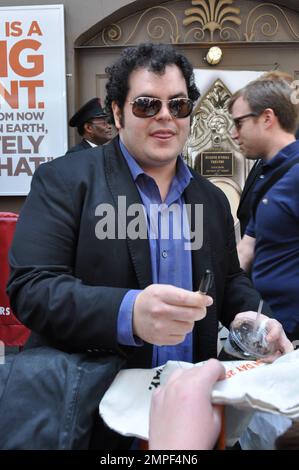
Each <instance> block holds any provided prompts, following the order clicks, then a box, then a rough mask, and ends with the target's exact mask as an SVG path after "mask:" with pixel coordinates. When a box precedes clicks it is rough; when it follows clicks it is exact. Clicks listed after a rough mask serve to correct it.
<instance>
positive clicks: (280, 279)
mask: <svg viewBox="0 0 299 470" xmlns="http://www.w3.org/2000/svg"><path fill="white" fill-rule="evenodd" d="M290 82H291V80H287V79H286V78H285V77H284V76H280V75H278V76H275V75H274V73H272V74H270V75H269V76H268V77H267V76H266V77H265V78H262V79H258V80H256V81H254V82H251V83H249V84H248V85H247V86H246V87H245V88H243V89H241V90H239V91H238V92H237V93H235V95H234V96H233V97H232V99H231V102H230V106H229V108H230V111H231V114H232V117H233V120H234V123H235V127H234V129H233V131H232V137H233V138H234V139H235V140H236V141H237V143H238V144H239V146H240V150H241V151H242V153H243V154H244V156H245V157H246V158H251V159H255V158H256V156H257V155H259V156H260V158H261V160H262V171H261V175H260V177H259V178H258V180H257V181H256V183H255V186H254V190H253V206H252V207H253V211H252V214H251V219H250V222H249V224H248V226H247V228H246V231H245V235H244V237H243V238H242V240H241V242H240V243H239V245H238V252H239V258H240V264H241V266H242V267H243V269H245V270H246V271H249V270H250V269H251V267H252V279H253V284H254V285H255V287H256V288H257V289H258V291H259V292H260V293H261V295H262V297H263V298H264V299H265V300H266V301H267V302H268V304H269V305H270V306H271V309H272V311H273V314H274V317H275V318H276V319H278V320H279V321H280V322H281V323H282V325H283V326H284V329H285V331H286V333H287V335H288V337H289V339H291V340H292V341H293V340H296V339H299V314H298V305H299V291H298V286H299V204H298V201H299V160H298V157H299V142H298V140H296V137H295V132H296V128H297V125H298V105H297V104H296V103H295V102H294V99H293V95H294V89H293V88H292V87H291V86H290ZM274 175H276V177H275V179H274ZM263 188H265V190H264V191H263Z"/></svg>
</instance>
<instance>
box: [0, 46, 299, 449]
mask: <svg viewBox="0 0 299 470" xmlns="http://www.w3.org/2000/svg"><path fill="white" fill-rule="evenodd" d="M106 73H107V76H108V81H107V87H106V88H107V98H106V109H107V111H108V112H109V110H111V111H112V114H113V117H114V121H115V125H116V128H117V130H118V132H119V135H118V136H117V137H116V138H114V139H113V140H112V141H111V142H110V143H109V144H107V145H105V146H102V147H100V148H95V149H91V150H87V151H86V152H81V154H77V156H76V157H77V158H74V162H73V165H72V171H71V172H70V171H68V170H69V167H68V164H67V161H66V160H67V157H66V158H60V159H55V160H54V161H53V162H51V163H50V164H44V165H41V166H40V167H39V169H38V170H37V172H36V173H35V175H34V178H33V182H32V189H31V192H30V195H29V196H28V198H27V201H26V203H25V205H24V208H23V210H22V214H21V216H20V219H19V224H18V227H17V229H16V235H15V239H14V243H13V247H12V251H11V255H10V262H11V268H12V272H11V277H10V281H9V285H8V292H9V294H10V299H11V304H12V307H13V309H14V312H15V313H16V315H17V316H18V317H19V318H20V319H21V320H22V321H23V322H24V323H26V324H28V325H29V326H30V329H31V330H33V331H34V334H33V335H32V339H31V344H32V342H33V340H34V341H35V342H38V344H40V343H42V344H45V343H47V344H50V345H52V346H54V347H57V348H61V349H64V350H67V351H70V352H74V351H90V352H91V353H98V354H105V353H111V352H112V353H114V354H120V355H122V356H123V357H125V358H126V364H125V367H141V368H147V367H152V366H157V365H161V364H164V363H165V362H166V361H167V360H169V359H172V360H185V361H190V362H193V361H194V362H198V361H200V360H205V359H208V358H210V357H215V356H216V355H217V333H218V320H220V321H221V322H222V323H223V324H225V325H227V326H228V325H229V324H230V322H231V321H232V319H233V318H234V316H235V315H236V314H237V313H238V312H243V311H246V310H256V309H257V307H258V304H259V301H260V297H259V295H258V293H257V292H256V291H255V290H254V289H253V288H252V286H251V283H250V281H249V280H248V278H247V277H246V275H245V274H244V273H243V272H242V271H241V269H240V267H239V262H238V257H237V252H236V247H235V239H234V227H233V221H232V217H231V214H230V209H229V204H228V201H227V200H226V198H225V196H224V194H223V193H222V192H221V191H220V190H219V189H218V188H217V187H216V186H214V185H212V184H211V183H210V182H209V181H208V180H206V179H204V178H202V177H201V176H200V175H199V174H197V173H196V172H194V171H193V170H191V169H190V168H188V167H187V166H186V165H185V163H184V161H183V159H182V157H181V152H182V149H183V146H184V144H185V142H186V139H187V137H188V134H189V131H190V115H191V111H192V107H193V103H194V102H195V101H196V100H197V98H198V97H199V92H198V90H197V88H196V86H195V83H194V75H193V69H192V66H191V64H190V62H189V61H188V60H187V59H186V57H184V56H183V55H182V54H181V53H179V52H178V51H176V50H175V49H174V48H173V47H171V46H168V45H163V44H156V45H154V44H141V45H139V46H137V47H131V48H128V49H125V50H124V51H123V52H122V54H121V55H120V57H119V59H118V60H117V61H116V63H115V64H113V65H112V66H111V67H108V68H107V69H106ZM99 157H100V158H99ZM32 214H34V217H33V218H32ZM182 228H183V230H182ZM207 270H210V271H212V272H213V274H214V284H213V286H212V287H211V289H210V291H209V292H208V295H206V293H207V287H206V286H203V285H201V289H200V292H198V290H199V284H200V281H201V279H202V277H203V275H204V274H205V272H206V271H207ZM207 308H208V310H207ZM265 309H266V310H265V311H267V307H265ZM269 325H270V327H271V332H270V338H269V339H270V340H272V341H276V340H277V352H278V354H280V353H283V352H286V351H287V350H290V349H291V348H292V347H291V345H290V343H289V342H288V341H287V340H286V337H285V335H284V333H283V330H282V328H281V326H280V325H279V323H278V322H276V321H275V320H274V321H273V320H269ZM98 430H99V429H98ZM99 432H100V431H99ZM101 432H103V430H101ZM98 439H99V441H98V443H97V445H99V446H100V445H101V436H100V435H99V436H98Z"/></svg>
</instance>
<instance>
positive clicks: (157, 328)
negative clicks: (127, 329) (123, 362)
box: [133, 284, 213, 346]
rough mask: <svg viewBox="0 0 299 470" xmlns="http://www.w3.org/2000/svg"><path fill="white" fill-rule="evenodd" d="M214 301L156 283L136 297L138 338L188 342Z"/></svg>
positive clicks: (153, 342) (156, 342)
mask: <svg viewBox="0 0 299 470" xmlns="http://www.w3.org/2000/svg"><path fill="white" fill-rule="evenodd" d="M212 303H213V299H212V298H211V297H209V296H207V295H202V294H199V293H198V292H190V291H188V290H185V289H181V288H179V287H174V286H170V285H164V284H152V285H150V286H148V287H147V288H146V289H144V290H143V291H142V292H141V293H140V294H138V296H137V297H136V300H135V304H134V310H133V332H134V335H136V336H138V337H139V338H140V339H142V340H144V341H146V342H147V343H151V344H155V345H157V346H162V345H175V344H179V343H181V342H183V341H184V339H185V336H186V334H187V333H189V332H190V331H192V330H193V327H194V322H195V321H197V320H202V319H203V318H204V317H205V316H206V313H207V309H206V307H208V306H210V305H212Z"/></svg>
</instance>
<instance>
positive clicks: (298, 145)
mask: <svg viewBox="0 0 299 470" xmlns="http://www.w3.org/2000/svg"><path fill="white" fill-rule="evenodd" d="M298 154H299V141H298V140H295V141H294V142H292V143H291V144H289V145H287V146H286V147H284V148H283V149H281V150H280V151H279V152H278V153H277V154H276V155H275V157H273V158H271V160H269V161H263V167H265V168H276V167H278V166H279V165H281V164H282V163H283V162H285V161H286V160H289V159H292V158H294V157H297V156H298Z"/></svg>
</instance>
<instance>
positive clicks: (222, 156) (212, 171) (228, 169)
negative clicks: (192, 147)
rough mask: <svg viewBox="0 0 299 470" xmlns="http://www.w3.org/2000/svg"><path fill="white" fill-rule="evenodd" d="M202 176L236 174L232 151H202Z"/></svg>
mask: <svg viewBox="0 0 299 470" xmlns="http://www.w3.org/2000/svg"><path fill="white" fill-rule="evenodd" d="M201 174H202V176H234V160H233V153H232V152H222V151H221V150H219V151H214V152H210V151H209V152H202V153H201Z"/></svg>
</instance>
